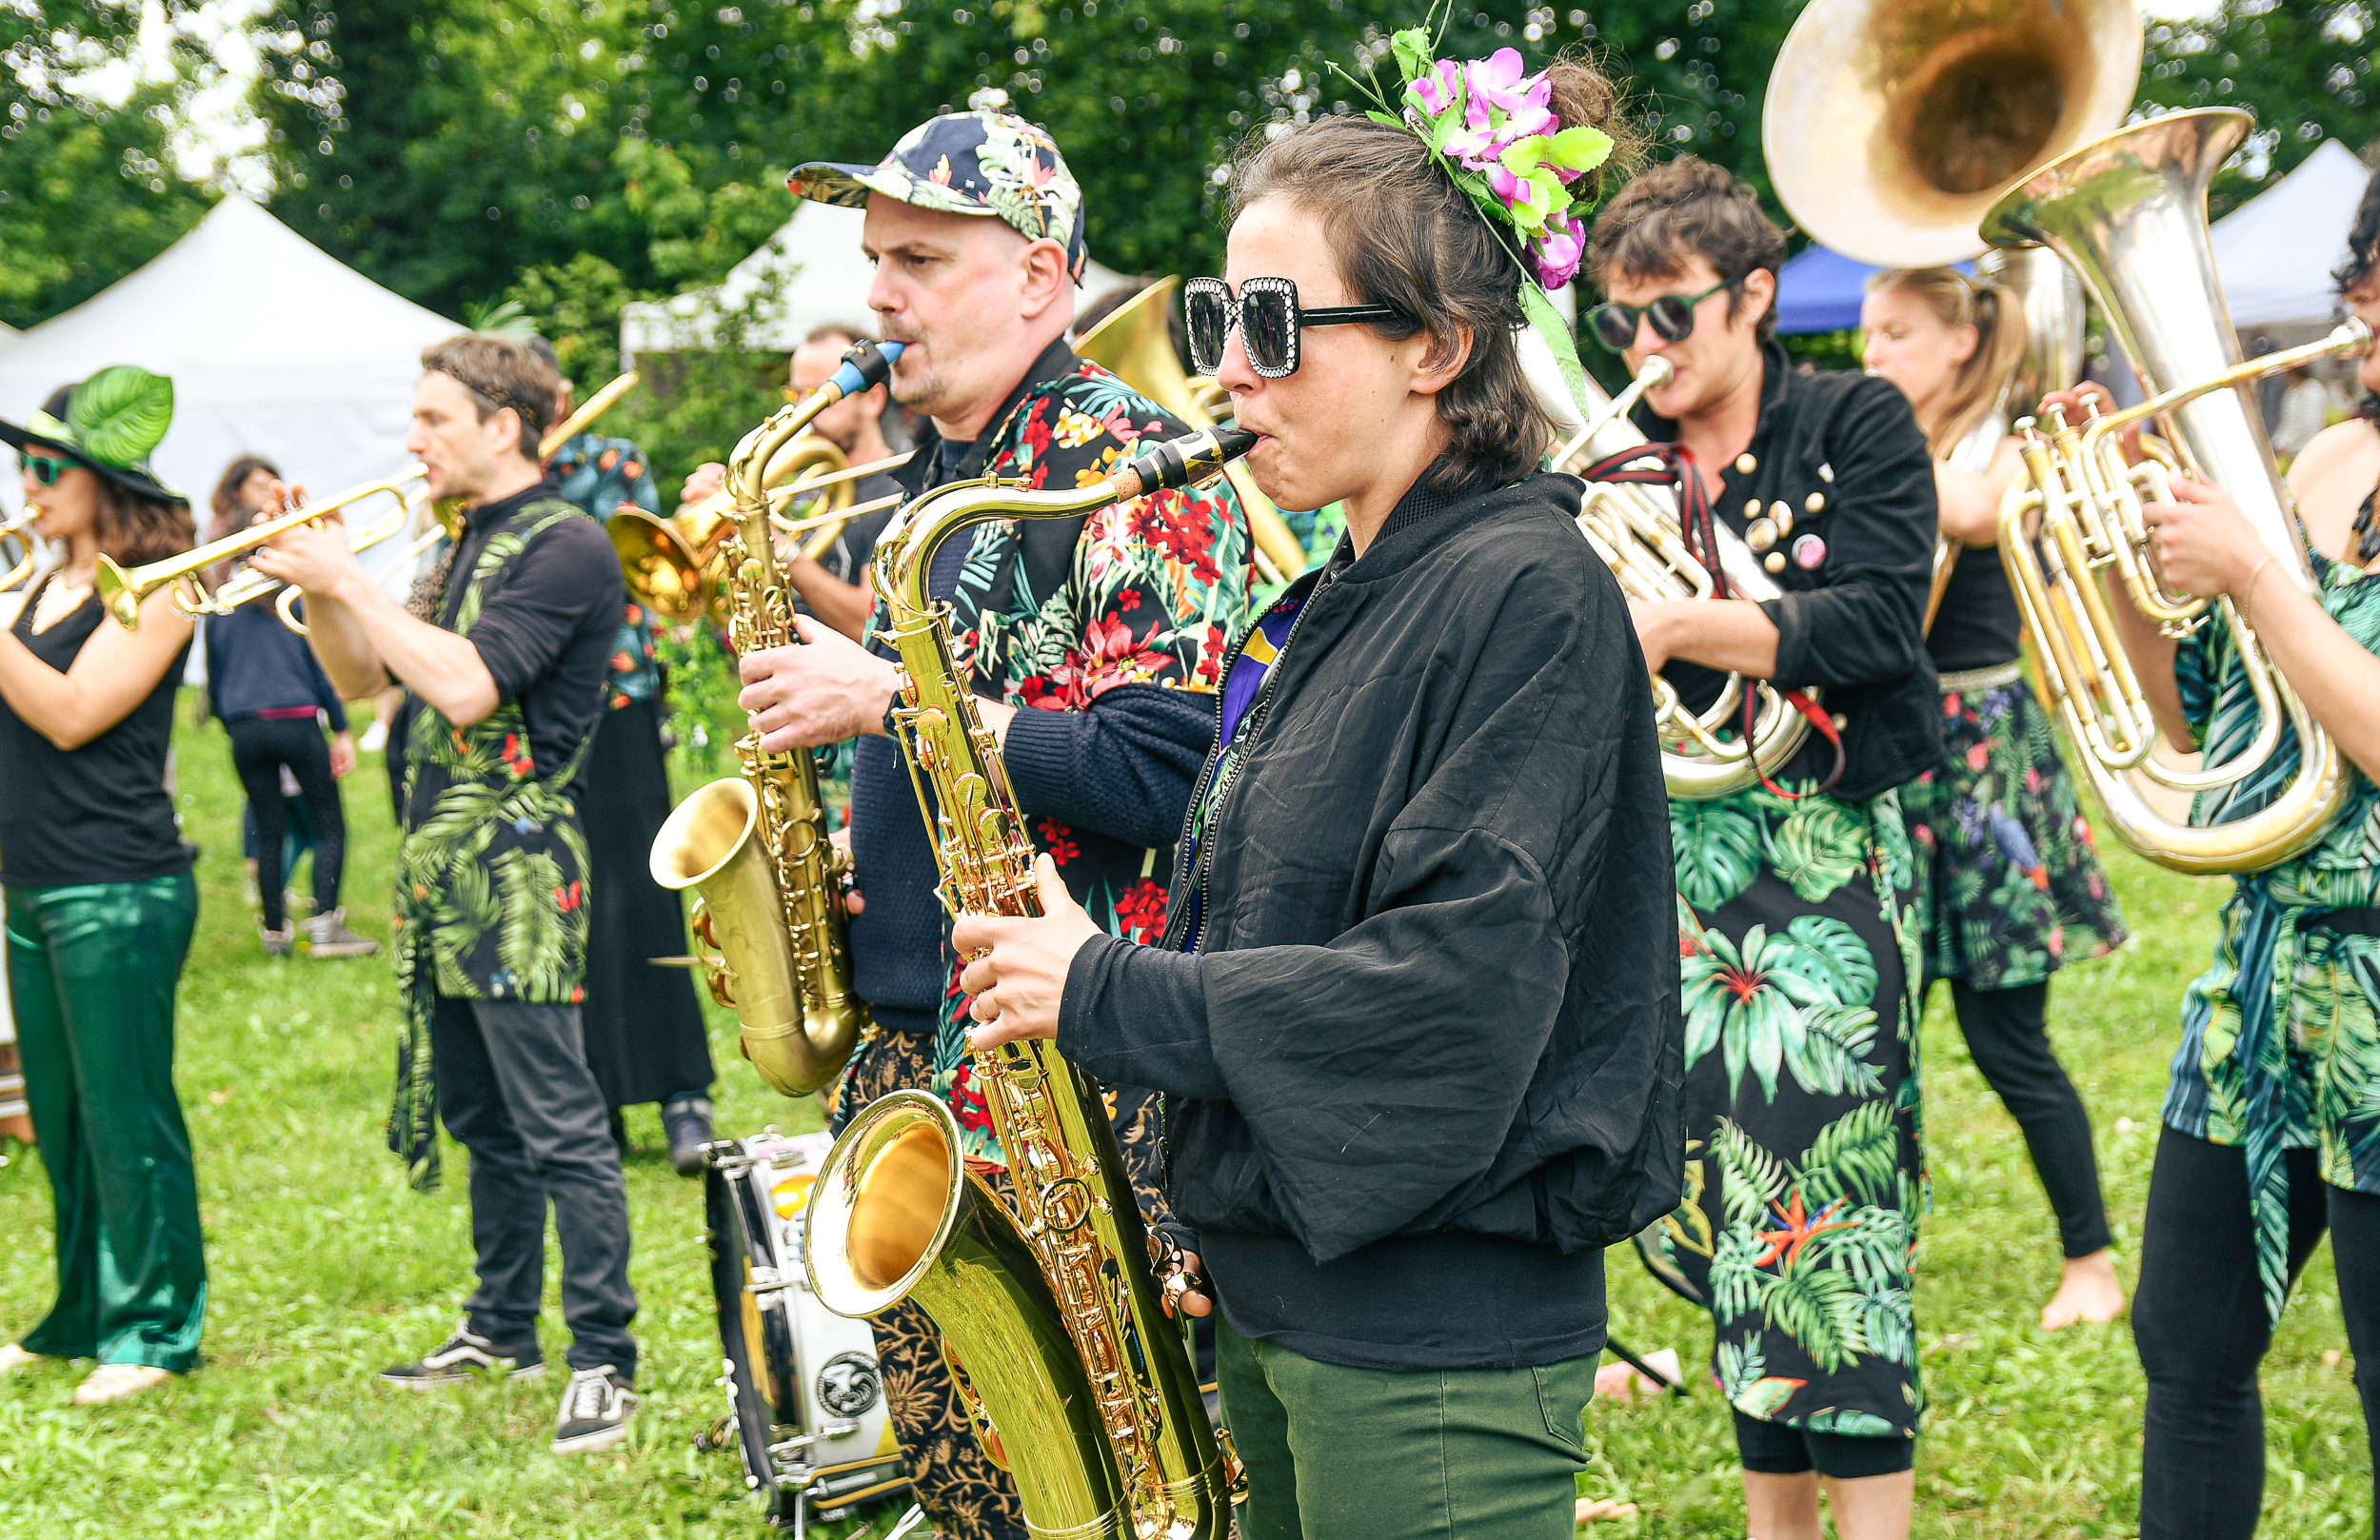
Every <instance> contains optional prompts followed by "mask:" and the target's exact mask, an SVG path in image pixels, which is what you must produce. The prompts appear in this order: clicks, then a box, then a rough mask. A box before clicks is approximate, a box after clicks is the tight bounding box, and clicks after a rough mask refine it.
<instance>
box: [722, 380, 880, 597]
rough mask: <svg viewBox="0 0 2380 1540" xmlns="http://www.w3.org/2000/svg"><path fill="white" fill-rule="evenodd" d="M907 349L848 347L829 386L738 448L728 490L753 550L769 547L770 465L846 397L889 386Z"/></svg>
mask: <svg viewBox="0 0 2380 1540" xmlns="http://www.w3.org/2000/svg"><path fill="white" fill-rule="evenodd" d="M904 346H906V345H904V344H902V343H875V342H868V341H866V340H864V339H863V340H862V341H860V342H856V343H853V344H852V345H851V346H849V347H846V348H844V349H843V363H842V364H841V365H838V366H837V367H836V369H835V372H834V374H833V376H832V377H831V378H829V379H828V380H827V382H826V383H825V384H824V385H820V386H819V387H818V388H817V389H816V390H813V391H811V392H810V393H809V394H808V395H806V396H804V397H803V398H802V400H800V401H799V402H796V403H794V404H792V405H785V406H780V407H779V408H777V410H776V411H774V412H772V413H771V414H769V418H768V420H767V421H766V422H764V423H763V424H761V425H760V426H758V427H756V428H754V429H753V430H752V431H751V432H749V433H746V434H745V435H744V441H743V442H742V443H741V444H737V445H736V452H735V453H734V454H733V455H730V456H729V457H728V459H727V485H726V491H727V493H728V495H729V496H730V497H731V498H733V499H734V500H735V510H736V511H735V519H736V523H737V525H738V527H740V528H741V529H742V530H743V531H744V544H745V545H746V546H747V547H751V548H753V549H755V550H757V549H759V548H761V547H764V546H765V545H767V544H768V480H767V478H768V466H769V463H770V462H771V461H773V460H775V459H776V458H777V451H778V450H780V449H783V447H784V446H785V445H786V444H790V443H792V442H793V441H794V440H795V439H797V438H800V437H801V436H802V434H803V432H805V431H807V429H808V428H809V425H810V424H811V423H812V422H813V421H814V420H815V419H816V418H817V417H818V414H819V413H821V412H823V411H824V410H825V409H826V408H827V407H829V406H832V405H834V404H835V403H837V402H839V401H841V400H843V397H845V396H851V395H857V394H859V393H860V392H861V391H863V390H873V389H874V388H875V387H876V386H878V385H883V383H884V382H885V381H886V380H887V379H889V378H890V377H891V375H892V366H893V361H894V360H896V359H898V358H899V357H901V354H902V350H903V348H904Z"/></svg>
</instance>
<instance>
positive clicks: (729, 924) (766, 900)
mask: <svg viewBox="0 0 2380 1540" xmlns="http://www.w3.org/2000/svg"><path fill="white" fill-rule="evenodd" d="M900 354H901V345H900V344H898V343H885V344H883V345H881V346H880V345H878V344H875V343H865V342H863V343H854V344H853V345H852V346H851V347H850V349H849V350H848V351H846V352H845V353H844V354H843V367H841V368H840V369H838V370H836V371H835V377H834V378H833V379H831V380H829V381H827V382H826V384H824V385H821V386H819V387H818V389H816V390H814V391H812V392H811V393H810V395H809V397H808V398H807V399H806V400H804V401H803V402H802V403H801V404H800V405H790V406H784V407H782V408H780V409H779V410H778V412H777V413H776V415H775V416H773V417H771V418H769V419H768V421H767V422H765V423H763V424H761V425H760V426H758V427H756V428H754V429H753V430H752V431H751V432H749V433H747V434H745V435H744V442H743V443H742V444H738V445H737V446H736V452H735V455H734V457H733V458H732V459H730V460H729V461H728V464H727V485H726V488H725V490H726V491H727V493H728V494H729V496H731V497H732V499H733V500H734V508H735V513H734V517H733V523H732V532H731V533H730V534H728V535H727V536H726V537H725V540H724V550H723V553H722V554H723V555H724V560H725V564H726V567H727V596H728V621H729V629H730V632H731V634H732V636H733V639H734V642H735V647H736V651H737V652H738V653H739V654H740V655H743V656H745V657H748V656H750V655H751V654H753V653H755V652H759V651H762V650H764V649H765V648H769V647H782V646H786V645H789V644H792V643H794V642H797V641H798V638H797V637H796V636H795V634H794V629H793V594H792V591H791V590H790V589H789V588H787V587H786V585H785V579H784V573H783V569H781V568H780V567H779V566H778V564H777V547H776V543H775V540H774V538H773V537H774V529H773V527H772V525H771V523H770V515H769V502H768V492H767V489H766V487H765V486H764V484H763V483H764V478H765V476H766V467H768V466H769V465H770V464H772V463H773V462H774V461H775V460H776V458H777V455H778V451H780V450H782V449H783V447H784V446H785V445H786V444H788V443H790V442H792V441H793V440H794V439H795V438H796V437H797V436H798V435H799V434H800V433H801V432H802V430H803V428H804V427H806V426H808V425H809V422H810V419H812V418H814V417H816V416H817V415H818V414H819V413H820V412H822V411H824V410H825V409H826V408H827V407H829V406H832V405H834V404H835V403H836V402H838V401H841V400H842V399H843V397H844V396H847V395H850V394H852V393H853V392H855V391H860V390H865V389H867V388H869V387H870V386H871V385H875V384H877V383H878V382H879V381H881V380H883V378H884V376H885V375H886V374H887V373H889V372H890V371H891V368H892V361H893V359H895V358H898V357H899V356H900ZM736 758H737V760H739V761H740V762H741V764H742V766H743V771H744V774H743V777H742V779H741V780H738V779H735V778H729V779H727V780H719V781H714V782H712V783H711V784H710V785H708V786H705V787H704V788H703V789H701V790H700V791H697V792H696V793H695V794H694V795H693V796H691V797H689V798H687V799H686V800H684V801H683V802H681V803H679V804H678V806H677V808H676V809H675V810H674V811H672V812H671V813H670V815H669V819H668V821H667V822H665V823H664V824H663V825H662V827H661V833H660V834H658V835H656V836H654V838H653V850H652V871H653V880H654V881H655V882H658V883H659V884H661V886H663V887H664V888H667V889H669V890H670V891H672V892H678V891H682V890H684V889H686V888H693V889H695V890H696V892H697V894H698V895H699V897H698V898H697V899H696V901H695V905H694V920H693V923H694V932H695V934H696V936H697V937H699V938H701V940H702V941H703V943H704V947H705V949H706V951H705V954H704V959H703V960H704V974H705V976H706V977H707V978H708V981H709V984H710V991H711V997H712V998H714V999H716V1000H718V1001H719V1003H720V1004H722V1005H731V1006H733V1007H734V1008H735V1012H736V1019H737V1022H738V1023H739V1025H740V1026H741V1028H742V1037H743V1045H744V1056H745V1057H746V1058H749V1059H750V1060H751V1061H752V1067H753V1068H754V1069H756V1070H758V1071H759V1072H760V1075H761V1078H762V1079H764V1080H765V1081H767V1082H768V1084H769V1086H770V1088H771V1089H772V1090H775V1091H777V1092H779V1093H781V1094H783V1095H784V1096H807V1095H809V1094H810V1093H811V1092H813V1091H816V1090H817V1089H818V1088H819V1087H821V1086H823V1085H824V1084H826V1082H828V1081H829V1080H831V1079H833V1078H834V1077H835V1076H837V1075H838V1074H840V1073H842V1070H843V1065H844V1064H845V1063H847V1062H849V1060H850V1057H851V1054H852V1050H853V1049H854V1048H855V1047H857V1046H858V1044H859V1041H860V1037H861V1036H862V1034H863V1033H865V1032H867V1031H868V1030H869V1029H870V1027H871V1025H872V1023H871V1022H870V1021H869V1019H868V1014H867V1007H866V1006H865V1005H864V1004H863V1003H862V1002H861V1000H860V997H858V996H857V995H856V994H854V993H853V992H852V988H851V949H850V946H849V943H848V940H847V938H846V935H845V930H844V926H845V921H846V917H845V915H844V912H843V874H844V873H845V872H847V871H848V870H849V869H850V858H849V857H848V856H846V855H845V854H844V853H843V851H841V850H839V849H838V848H836V847H835V846H834V845H833V844H831V843H830V842H829V841H828V840H827V838H826V809H825V805H824V803H823V801H822V800H821V799H820V797H819V788H818V764H817V761H816V760H812V759H811V757H810V751H809V750H807V749H795V750H793V751H792V752H791V753H787V754H772V753H770V752H768V751H767V750H765V749H764V748H762V747H761V742H760V733H759V732H758V731H757V730H755V731H752V732H748V733H746V734H744V737H742V738H740V739H738V740H736Z"/></svg>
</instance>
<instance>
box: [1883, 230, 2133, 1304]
mask: <svg viewBox="0 0 2380 1540" xmlns="http://www.w3.org/2000/svg"><path fill="white" fill-rule="evenodd" d="M1860 327H1861V330H1862V331H1863V332H1864V333H1865V334H1866V336H1867V339H1868V342H1867V353H1866V363H1867V370H1868V372H1869V373H1870V374H1873V375H1877V376H1879V377H1881V378H1883V379H1886V380H1890V381H1892V382H1893V383H1894V385H1898V386H1900V388H1901V393H1902V394H1903V395H1905V396H1907V397H1908V398H1909V405H1910V408H1911V409H1912V410H1913V411H1914V412H1915V413H1916V416H1917V425H1918V427H1919V428H1920V429H1922V430H1923V431H1924V433H1925V435H1926V444H1927V447H1928V448H1929V449H1930V450H1931V451H1932V452H1933V455H1934V496H1935V500H1936V501H1937V502H1938V503H1940V505H1941V507H1940V513H1939V515H1938V522H1939V528H1940V530H1941V538H1942V539H1944V540H1947V541H1952V542H1954V543H1956V544H1957V547H1958V548H1957V563H1956V564H1955V565H1954V566H1953V567H1952V568H1951V571H1950V575H1949V579H1948V582H1947V584H1946V585H1945V586H1944V588H1943V590H1942V601H1941V606H1940V608H1939V609H1938V610H1937V611H1936V612H1935V614H1934V625H1933V628H1932V629H1931V630H1930V631H1929V632H1928V634H1927V637H1926V651H1927V654H1928V656H1930V657H1931V658H1933V660H1934V669H1935V670H1936V672H1937V673H1938V675H1939V676H1940V678H1939V683H1940V686H1941V702H1942V704H1941V710H1942V735H1943V740H1944V741H1943V755H1942V758H1941V760H1940V761H1939V762H1938V763H1936V764H1934V766H1933V767H1932V768H1931V769H1929V770H1927V771H1926V772H1925V773H1924V774H1923V775H1921V776H1919V777H1918V778H1917V779H1916V780H1913V781H1911V782H1910V783H1909V784H1908V785H1907V786H1904V787H1903V788H1902V789H1901V811H1902V816H1903V818H1904V819H1906V820H1907V822H1908V826H1909V839H1910V844H1911V848H1912V850H1913V852H1914V855H1915V857H1916V860H1917V873H1918V876H1917V915H1918V928H1919V930H1920V932H1921V933H1922V936H1923V946H1924V949H1925V953H1924V955H1925V982H1924V985H1923V987H1925V988H1927V989H1931V988H1932V987H1933V985H1934V980H1936V979H1942V978H1947V979H1948V980H1950V985H1951V1002H1952V1004H1953V1005H1954V1007H1955V1008H1956V1009H1957V1013H1958V1030H1959V1032H1960V1033H1961V1034H1962V1035H1963V1036H1964V1037H1966V1039H1967V1051H1968V1053H1969V1054H1970V1055H1972V1056H1973V1058H1974V1061H1975V1068H1976V1069H1977V1070H1979V1071H1981V1072H1982V1074H1983V1077H1984V1079H1985V1080H1987V1081H1989V1082H1990V1084H1991V1086H1992V1090H1993V1094H1995V1095H1996V1096H1998V1097H1999V1098H2000V1101H2001V1103H2002V1104H2003V1105H2005V1106H2006V1107H2007V1108H2008V1111H2009V1116H2012V1117H2013V1118H2015V1119H2016V1126H2017V1127H2018V1128H2019V1129H2020V1130H2022V1131H2023V1133H2024V1135H2025V1148H2026V1150H2027V1151H2028V1152H2030V1153H2031V1155H2032V1156H2033V1171H2034V1172H2035V1174H2036V1175H2039V1176H2040V1178H2041V1185H2042V1187H2043V1189H2044V1190H2045V1191H2046V1192H2047V1193H2048V1194H2049V1197H2050V1207H2051V1209H2052V1211H2053V1212H2054V1213H2055V1214H2056V1215H2057V1225H2058V1239H2059V1243H2060V1250H2061V1251H2062V1253H2063V1254H2064V1261H2063V1264H2062V1266H2061V1270H2060V1274H2061V1275H2060V1278H2059V1281H2058V1288H2057V1293H2055V1294H2054V1295H2053V1296H2052V1297H2051V1299H2050V1302H2049V1303H2048V1304H2046V1305H2044V1306H2042V1307H2041V1327H2042V1330H2043V1331H2047V1332H2054V1331H2056V1330H2057V1329H2058V1328H2060V1327H2063V1326H2071V1325H2073V1323H2075V1322H2076V1321H2112V1320H2113V1319H2114V1318H2115V1317H2116V1316H2117V1315H2120V1314H2122V1313H2123V1311H2124V1288H2123V1285H2122V1284H2121V1283H2119V1282H2117V1281H2116V1276H2115V1253H2114V1250H2113V1237H2112V1235H2111V1234H2110V1233H2109V1231H2108V1215H2107V1203H2106V1201H2105V1199H2104V1198H2103V1197H2102V1196H2101V1194H2100V1192H2099V1165H2098V1159H2097V1157H2096V1155H2094V1154H2093V1152H2092V1144H2091V1114H2090V1111H2089V1109H2087V1108H2085V1107H2084V1105H2083V1099H2082V1096H2081V1094H2080V1093H2078V1092H2077V1091H2075V1089H2074V1083H2073V1080H2071V1079H2069V1078H2068V1077H2067V1075H2066V1070H2065V1068H2064V1066H2062V1065H2060V1064H2059V1063H2058V1061H2057V1055H2056V1053H2055V1052H2054V1051H2053V1049H2052V1048H2051V1046H2050V1037H2049V1006H2050V975H2051V974H2053V973H2054V972H2056V971H2057V969H2058V968H2059V967H2060V966H2061V965H2063V964H2064V963H2066V962H2068V961H2071V960H2077V959H2080V958H2094V957H2101V956H2104V955H2105V954H2107V953H2109V952H2112V951H2113V950H2114V949H2115V948H2116V947H2118V946H2121V945H2122V944H2123V942H2124V916H2123V912H2122V911H2121V910H2120V909H2119V908H2118V907H2117V906H2116V902H2115V893H2114V890H2113V889H2112V888H2111V887H2110V886H2109V885H2108V879H2107V873H2106V872H2105V871H2103V870H2101V868H2100V866H2099V856H2098V851H2097V848H2096V847H2095V846H2094V844H2093V843H2092V837H2091V825H2090V823H2089V821H2088V820H2087V819H2085V818H2084V816H2083V812H2082V809H2081V807H2080V805H2079V803H2078V801H2077V800H2076V798H2075V796H2074V783H2073V778H2072V777H2070V776H2069V775H2068V774H2067V771H2066V761H2065V760H2063V759H2061V758H2060V757H2059V755H2058V747H2057V735H2056V734H2055V733H2053V731H2052V730H2051V727H2050V719H2049V717H2048V715H2047V714H2046V713H2044V712H2043V711H2042V709H2041V707H2040V705H2039V703H2038V702H2037V701H2034V700H2033V689H2032V687H2031V686H2030V685H2028V684H2027V683H2026V682H2025V677H2024V670H2023V668H2022V667H2021V666H2020V665H2019V664H2018V661H2017V658H2018V654H2019V652H2020V650H2021V645H2022V643H2021V642H2020V640H2019V630H2020V625H2019V617H2018V615H2017V613H2016V596H2015V594H2014V593H2013V592H2012V591H2011V590H2010V588H2009V585H2008V574H2007V573H2006V572H2004V571H2002V570H2001V567H2000V551H1999V537H2000V498H2001V496H2002V494H2004V493H2006V492H2007V490H2008V488H2009V486H2010V484H2012V483H2013V482H2014V481H2015V479H2016V475H2017V472H2018V470H2019V469H2020V468H2021V466H2020V464H2019V462H2018V460H2017V458H2016V441H2015V440H2013V439H2012V438H2010V437H2009V436H2008V420H2007V418H2005V417H2004V416H2002V415H2001V413H2000V411H1999V409H1998V407H1997V405H1996V403H1997V402H1998V400H1999V396H2000V392H2001V390H2002V389H2003V388H2004V387H2005V385H2006V384H2007V381H2008V377H2009V374H2010V372H2011V371H2012V370H2013V369H2014V368H2015V366H2016V365H2017V363H2018V361H2019V360H2020V359H2022V358H2023V356H2024V352H2025V346H2026V340H2025V314H2024V311H2023V310H2022V309H2021V308H2019V307H2018V306H2017V303H2016V296H2015V295H2014V294H2013V292H2011V291H2010V290H2009V289H2007V288H2005V287H2003V286H1999V285H1997V284H1993V283H1989V282H1978V281H1977V280H1975V279H1972V278H1969V277H1968V276H1967V275H1966V274H1965V273H1962V272H1959V271H1958V270H1957V269H1955V268H1952V267H1926V268H1917V269H1904V270H1900V271H1895V272H1884V273H1878V274H1877V275H1875V277H1874V278H1873V279H1871V280H1870V281H1869V285H1868V296H1867V302H1866V304H1865V305H1864V306H1862V308H1861V312H1860Z"/></svg>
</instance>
